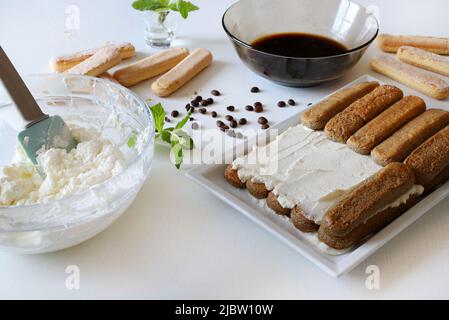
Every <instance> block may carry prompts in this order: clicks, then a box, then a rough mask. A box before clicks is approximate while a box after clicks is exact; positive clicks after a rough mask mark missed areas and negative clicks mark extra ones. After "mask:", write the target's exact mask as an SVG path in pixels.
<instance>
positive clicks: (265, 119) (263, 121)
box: [257, 117, 268, 124]
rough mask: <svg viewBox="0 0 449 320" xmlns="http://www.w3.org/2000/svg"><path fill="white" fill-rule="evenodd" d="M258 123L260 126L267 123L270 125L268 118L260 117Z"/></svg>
mask: <svg viewBox="0 0 449 320" xmlns="http://www.w3.org/2000/svg"><path fill="white" fill-rule="evenodd" d="M257 122H258V123H259V124H267V123H268V120H267V118H265V117H259V119H257Z"/></svg>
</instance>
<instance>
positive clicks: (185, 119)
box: [175, 111, 192, 129]
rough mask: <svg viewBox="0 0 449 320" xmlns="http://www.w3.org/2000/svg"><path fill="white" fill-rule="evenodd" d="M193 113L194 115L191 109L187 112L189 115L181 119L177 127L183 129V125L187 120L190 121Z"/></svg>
mask: <svg viewBox="0 0 449 320" xmlns="http://www.w3.org/2000/svg"><path fill="white" fill-rule="evenodd" d="M191 115H192V111H189V112H188V113H187V115H186V116H185V117H184V118H183V119H182V120H181V121H179V122H178V124H177V125H176V127H175V129H181V128H182V127H184V125H185V124H186V123H187V121H189V119H190V116H191Z"/></svg>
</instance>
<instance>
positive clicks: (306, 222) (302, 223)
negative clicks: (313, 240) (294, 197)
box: [290, 206, 320, 233]
mask: <svg viewBox="0 0 449 320" xmlns="http://www.w3.org/2000/svg"><path fill="white" fill-rule="evenodd" d="M290 220H291V221H292V223H293V225H294V226H295V227H296V229H298V230H300V231H302V232H307V233H310V232H316V231H317V230H318V228H319V227H320V226H319V225H317V224H316V223H315V222H313V221H312V220H310V219H307V218H306V216H305V215H304V212H303V211H302V210H301V208H300V207H299V206H295V207H294V208H293V209H292V210H291V212H290Z"/></svg>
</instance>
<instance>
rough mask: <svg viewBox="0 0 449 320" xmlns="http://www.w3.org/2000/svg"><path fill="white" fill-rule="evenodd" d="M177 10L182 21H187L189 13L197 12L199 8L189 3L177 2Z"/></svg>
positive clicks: (180, 0)
mask: <svg viewBox="0 0 449 320" xmlns="http://www.w3.org/2000/svg"><path fill="white" fill-rule="evenodd" d="M178 10H179V13H180V14H181V16H182V17H183V18H184V19H187V17H188V16H189V12H192V11H196V10H199V8H198V7H197V6H196V5H194V4H193V3H191V2H190V1H183V0H179V1H178Z"/></svg>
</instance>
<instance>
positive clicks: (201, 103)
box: [200, 100, 209, 107]
mask: <svg viewBox="0 0 449 320" xmlns="http://www.w3.org/2000/svg"><path fill="white" fill-rule="evenodd" d="M200 105H202V106H203V107H207V106H208V105H209V103H208V102H207V100H201V102H200Z"/></svg>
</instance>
